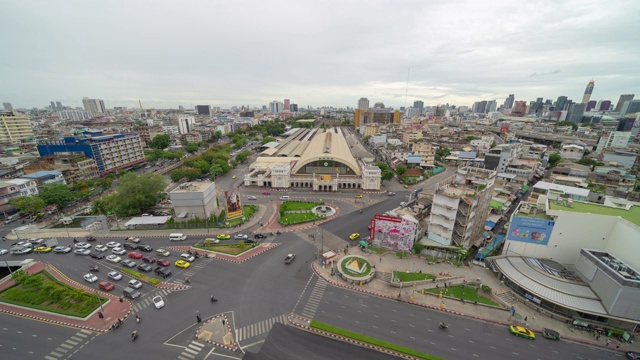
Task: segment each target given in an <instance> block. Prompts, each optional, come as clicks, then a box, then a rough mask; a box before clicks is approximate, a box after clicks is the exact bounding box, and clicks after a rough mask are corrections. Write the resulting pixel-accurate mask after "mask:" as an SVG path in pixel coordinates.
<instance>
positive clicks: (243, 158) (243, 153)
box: [236, 149, 251, 163]
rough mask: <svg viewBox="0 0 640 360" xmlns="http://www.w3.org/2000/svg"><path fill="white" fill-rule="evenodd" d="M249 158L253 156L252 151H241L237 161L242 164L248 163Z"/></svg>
mask: <svg viewBox="0 0 640 360" xmlns="http://www.w3.org/2000/svg"><path fill="white" fill-rule="evenodd" d="M249 156H251V151H249V150H246V149H245V150H242V151H240V153H238V155H236V160H238V162H240V163H243V162H245V161H247V159H248V158H249Z"/></svg>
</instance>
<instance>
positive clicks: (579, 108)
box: [567, 104, 587, 123]
mask: <svg viewBox="0 0 640 360" xmlns="http://www.w3.org/2000/svg"><path fill="white" fill-rule="evenodd" d="M586 107H587V104H572V105H571V107H570V109H569V113H568V114H567V121H571V122H575V123H581V122H582V117H583V116H584V109H586Z"/></svg>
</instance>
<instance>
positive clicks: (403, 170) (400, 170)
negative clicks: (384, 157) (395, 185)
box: [396, 165, 407, 176]
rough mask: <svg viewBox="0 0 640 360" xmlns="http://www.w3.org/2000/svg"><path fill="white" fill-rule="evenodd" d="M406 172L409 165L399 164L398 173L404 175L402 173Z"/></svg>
mask: <svg viewBox="0 0 640 360" xmlns="http://www.w3.org/2000/svg"><path fill="white" fill-rule="evenodd" d="M406 172H407V167H406V166H404V165H399V166H398V167H397V168H396V173H397V174H398V175H399V176H402V174H404V173H406Z"/></svg>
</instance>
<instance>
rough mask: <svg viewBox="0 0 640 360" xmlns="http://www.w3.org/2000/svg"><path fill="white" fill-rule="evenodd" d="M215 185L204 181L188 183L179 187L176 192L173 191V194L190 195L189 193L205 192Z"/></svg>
mask: <svg viewBox="0 0 640 360" xmlns="http://www.w3.org/2000/svg"><path fill="white" fill-rule="evenodd" d="M214 184H215V183H214V182H212V181H203V182H199V181H194V182H187V183H184V184H182V185H180V186H178V187H177V188H176V189H175V190H173V191H171V192H172V193H181V192H184V193H188V192H203V191H205V190H206V189H207V188H208V187H209V186H211V185H214Z"/></svg>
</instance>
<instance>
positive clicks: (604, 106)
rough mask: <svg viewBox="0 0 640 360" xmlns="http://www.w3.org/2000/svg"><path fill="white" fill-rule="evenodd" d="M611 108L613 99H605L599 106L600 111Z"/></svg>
mask: <svg viewBox="0 0 640 360" xmlns="http://www.w3.org/2000/svg"><path fill="white" fill-rule="evenodd" d="M610 108H611V100H603V101H602V102H601V103H600V106H599V107H598V111H609V109H610Z"/></svg>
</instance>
